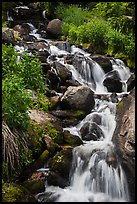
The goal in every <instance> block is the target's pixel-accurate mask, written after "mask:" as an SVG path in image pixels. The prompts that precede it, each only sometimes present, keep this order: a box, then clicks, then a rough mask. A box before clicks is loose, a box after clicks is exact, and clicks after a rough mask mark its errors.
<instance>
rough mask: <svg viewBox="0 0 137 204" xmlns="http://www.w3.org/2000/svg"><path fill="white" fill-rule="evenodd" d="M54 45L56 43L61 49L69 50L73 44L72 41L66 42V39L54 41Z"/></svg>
mask: <svg viewBox="0 0 137 204" xmlns="http://www.w3.org/2000/svg"><path fill="white" fill-rule="evenodd" d="M52 45H55V46H56V47H58V48H59V49H60V50H65V51H67V52H70V51H71V44H70V42H66V41H53V42H52Z"/></svg>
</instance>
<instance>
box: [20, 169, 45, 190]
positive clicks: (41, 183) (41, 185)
mask: <svg viewBox="0 0 137 204" xmlns="http://www.w3.org/2000/svg"><path fill="white" fill-rule="evenodd" d="M22 185H23V186H24V187H25V188H26V189H27V190H29V192H31V193H32V194H38V193H40V192H43V191H44V190H45V176H44V175H43V174H42V172H35V173H33V174H32V176H31V178H29V179H28V180H26V181H24V182H23V183H22Z"/></svg>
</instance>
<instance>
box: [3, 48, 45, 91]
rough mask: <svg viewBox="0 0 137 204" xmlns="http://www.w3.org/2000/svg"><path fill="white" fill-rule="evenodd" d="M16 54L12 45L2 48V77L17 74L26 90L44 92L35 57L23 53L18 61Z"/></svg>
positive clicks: (39, 65) (40, 72)
mask: <svg viewBox="0 0 137 204" xmlns="http://www.w3.org/2000/svg"><path fill="white" fill-rule="evenodd" d="M17 56H18V53H17V52H16V51H15V50H14V48H13V46H12V45H9V46H6V45H3V46H2V75H3V78H4V77H5V76H7V75H11V74H17V75H18V76H19V77H21V78H23V81H24V86H25V88H28V89H33V90H36V91H37V89H39V90H40V91H44V81H43V75H42V66H41V62H40V61H39V59H38V58H37V55H34V54H33V55H28V54H26V53H24V54H23V55H22V56H21V57H20V60H18V57H17Z"/></svg>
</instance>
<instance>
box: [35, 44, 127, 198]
mask: <svg viewBox="0 0 137 204" xmlns="http://www.w3.org/2000/svg"><path fill="white" fill-rule="evenodd" d="M50 51H51V54H54V55H56V57H57V58H56V59H57V60H58V61H59V62H60V63H62V64H63V65H65V66H66V67H67V68H68V69H69V70H70V71H71V72H72V76H73V79H75V80H77V81H78V82H79V83H81V84H86V85H88V86H89V87H90V88H91V89H92V90H93V91H94V92H95V93H97V94H102V93H103V94H106V95H107V94H109V93H108V91H107V89H106V87H104V85H103V83H102V82H103V80H104V77H105V73H104V71H103V70H102V68H101V67H100V66H99V65H98V64H97V63H96V62H94V61H93V60H92V59H91V58H90V55H89V54H88V53H86V52H85V51H82V50H81V49H80V48H76V47H75V46H72V47H71V51H72V52H71V54H74V55H75V56H78V55H79V54H80V55H81V56H82V57H83V59H82V61H81V64H80V65H78V67H77V66H76V67H75V65H70V64H66V63H64V59H63V58H58V56H59V55H60V54H63V55H67V54H68V52H66V51H64V50H59V49H58V48H57V47H54V46H51V49H50ZM112 68H113V69H116V70H117V71H118V73H119V76H120V79H121V81H122V82H126V81H127V79H128V78H129V76H130V71H129V69H128V68H127V67H126V66H125V65H124V63H123V62H122V61H121V60H118V59H117V60H115V61H112ZM123 91H124V92H126V86H125V89H123ZM126 93H127V92H126ZM121 94H122V93H121ZM119 96H120V94H119ZM95 115H97V116H98V117H99V118H100V122H99V124H96V125H97V126H98V128H100V129H101V130H102V134H103V136H101V137H100V138H98V140H97V141H93V140H90V141H86V140H83V142H84V144H83V145H80V146H78V147H75V148H74V149H73V161H72V168H71V172H70V185H69V186H67V187H65V188H64V189H63V188H60V187H56V186H48V185H47V184H46V189H45V192H46V193H50V196H48V197H50V198H51V200H52V199H53V200H54V202H128V201H129V193H128V185H127V181H126V177H125V173H124V171H123V169H122V167H121V165H120V163H119V160H118V158H117V155H116V153H115V148H114V145H113V143H112V141H111V140H112V136H113V133H114V130H115V127H116V120H115V115H116V103H112V102H111V100H100V99H95V107H94V109H93V110H92V112H91V113H90V114H88V115H87V116H86V117H85V118H84V119H83V120H82V121H81V122H80V123H79V124H77V125H76V126H73V127H68V128H64V130H68V131H70V133H71V134H73V135H77V136H79V137H80V138H82V136H81V131H80V130H81V128H82V127H83V126H84V125H85V124H86V123H88V124H89V127H90V126H91V127H92V124H93V123H94V122H95V121H94V116H95ZM46 195H47V194H46ZM41 196H42V199H43V201H46V196H45V197H44V194H42V195H39V196H38V201H40V202H41V201H42V199H41V198H40V197H41Z"/></svg>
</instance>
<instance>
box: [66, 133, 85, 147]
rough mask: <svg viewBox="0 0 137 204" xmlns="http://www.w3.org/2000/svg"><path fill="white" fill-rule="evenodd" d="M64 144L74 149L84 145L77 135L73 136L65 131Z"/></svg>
mask: <svg viewBox="0 0 137 204" xmlns="http://www.w3.org/2000/svg"><path fill="white" fill-rule="evenodd" d="M64 142H65V143H67V144H69V145H72V146H73V147H75V146H78V145H81V144H83V142H82V140H81V139H80V137H79V136H77V135H72V134H71V133H70V132H69V131H67V130H65V131H64Z"/></svg>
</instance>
